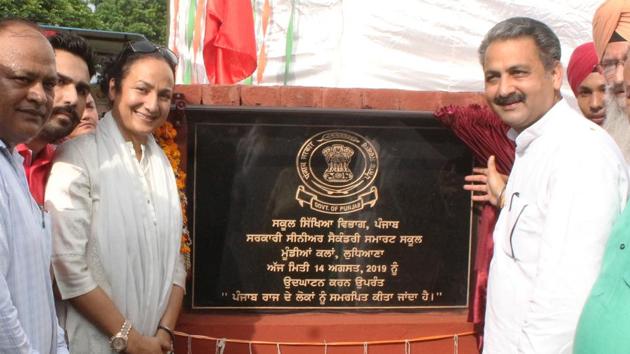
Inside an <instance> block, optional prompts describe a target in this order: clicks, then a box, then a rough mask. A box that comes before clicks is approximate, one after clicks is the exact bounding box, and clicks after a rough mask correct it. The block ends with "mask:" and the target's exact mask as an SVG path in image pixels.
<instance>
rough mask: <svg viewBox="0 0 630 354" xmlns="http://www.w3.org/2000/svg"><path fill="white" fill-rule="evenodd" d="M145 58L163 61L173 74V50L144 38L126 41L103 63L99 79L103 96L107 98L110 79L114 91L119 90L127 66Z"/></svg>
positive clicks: (175, 63) (127, 68) (127, 71)
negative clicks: (122, 46) (111, 57)
mask: <svg viewBox="0 0 630 354" xmlns="http://www.w3.org/2000/svg"><path fill="white" fill-rule="evenodd" d="M138 44H140V45H138ZM136 47H138V48H139V49H138V48H136ZM146 58H155V59H158V60H162V61H164V62H165V63H167V64H168V66H169V67H170V68H171V71H172V72H173V75H175V66H176V65H177V57H175V55H174V54H173V52H171V51H170V50H168V49H167V48H163V47H159V46H157V45H155V44H153V43H151V42H149V41H146V40H143V41H139V42H133V43H128V44H127V45H126V46H125V48H123V50H122V51H121V52H120V53H119V54H118V55H117V56H116V57H114V58H113V59H112V60H110V61H109V62H106V63H105V65H104V69H103V73H102V75H101V77H100V79H99V85H100V88H101V91H102V92H103V94H104V95H105V97H108V98H109V82H110V81H111V80H112V79H113V80H114V87H115V88H116V92H120V88H121V83H122V81H123V80H124V79H125V77H127V74H128V73H129V68H130V67H131V66H132V65H133V63H135V62H136V61H138V60H141V59H146Z"/></svg>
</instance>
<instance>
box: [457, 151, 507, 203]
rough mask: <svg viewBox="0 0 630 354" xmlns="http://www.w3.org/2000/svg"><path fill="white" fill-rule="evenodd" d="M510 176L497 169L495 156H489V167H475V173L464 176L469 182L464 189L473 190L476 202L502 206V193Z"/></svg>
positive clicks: (473, 197) (473, 198)
mask: <svg viewBox="0 0 630 354" xmlns="http://www.w3.org/2000/svg"><path fill="white" fill-rule="evenodd" d="M507 179H508V176H506V175H502V174H500V173H499V172H498V171H497V167H496V163H495V157H494V155H493V156H490V157H489V158H488V167H487V168H483V167H474V168H473V174H472V175H468V176H466V177H464V180H465V181H466V182H468V183H467V184H464V189H465V190H467V191H472V192H473V196H472V200H473V201H475V202H488V203H490V204H492V205H494V206H495V207H499V208H500V207H502V206H503V205H499V204H500V202H501V201H500V200H499V199H500V198H501V197H502V195H501V193H502V192H503V190H504V188H505V185H506V184H507Z"/></svg>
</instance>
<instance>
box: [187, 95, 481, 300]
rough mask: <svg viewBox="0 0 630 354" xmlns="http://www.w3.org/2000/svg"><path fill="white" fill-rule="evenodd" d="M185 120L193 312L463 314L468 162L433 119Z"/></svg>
mask: <svg viewBox="0 0 630 354" xmlns="http://www.w3.org/2000/svg"><path fill="white" fill-rule="evenodd" d="M187 119H188V139H189V152H188V153H189V164H188V169H189V171H188V190H189V193H190V195H189V201H190V206H191V213H190V216H191V225H190V226H191V232H192V237H193V272H194V273H193V280H192V307H193V308H194V309H267V310H275V309H408V308H409V309H414V308H416V309H417V308H437V307H443V308H455V307H466V306H467V304H468V288H469V273H470V244H471V232H470V219H471V202H470V195H469V193H467V192H465V191H463V190H462V182H463V177H464V176H465V175H466V174H467V173H468V172H469V171H470V169H471V165H472V157H471V155H470V153H469V152H468V150H467V149H466V147H465V146H464V145H463V144H462V143H460V142H459V141H458V140H457V138H456V137H455V136H454V135H452V134H451V133H450V131H448V130H447V129H445V128H443V127H441V126H440V125H439V123H438V122H437V121H436V120H435V119H434V118H433V116H432V115H431V114H430V113H410V112H389V111H342V110H337V111H324V110H286V109H253V108H252V109H243V108H238V109H237V108H208V107H203V108H202V107H192V108H189V109H188V110H187Z"/></svg>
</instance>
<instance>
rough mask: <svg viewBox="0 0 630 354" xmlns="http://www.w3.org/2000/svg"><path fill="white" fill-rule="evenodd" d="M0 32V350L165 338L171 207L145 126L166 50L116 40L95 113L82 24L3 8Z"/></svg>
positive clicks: (106, 347)
mask: <svg viewBox="0 0 630 354" xmlns="http://www.w3.org/2000/svg"><path fill="white" fill-rule="evenodd" d="M0 46H2V47H3V48H11V50H5V51H2V52H0V91H2V92H3V95H2V96H0V152H1V154H2V157H1V158H0V353H29V354H32V353H68V352H71V353H112V352H119V353H121V352H125V353H132V354H133V353H169V352H172V350H173V340H174V335H173V328H174V327H175V323H176V321H177V317H178V316H179V311H180V308H181V305H182V301H183V297H184V289H185V280H186V270H185V267H184V260H183V257H182V255H181V254H180V236H181V232H182V214H181V207H180V201H179V193H178V190H177V186H176V183H175V177H174V174H173V170H172V169H171V165H170V163H169V161H168V159H167V157H166V156H165V155H164V152H163V151H162V149H161V148H160V147H159V146H158V145H157V143H156V142H155V140H154V138H153V136H152V133H153V131H154V130H155V129H156V128H158V127H159V126H161V125H162V124H163V123H164V122H165V120H166V118H167V116H168V113H169V110H170V104H171V97H172V95H173V87H174V83H175V79H174V77H175V76H174V75H175V66H176V65H177V57H176V56H175V55H174V53H173V52H171V51H170V50H168V49H166V48H162V47H159V46H156V45H155V44H153V43H151V42H149V41H139V42H134V43H129V44H127V45H126V46H125V48H124V49H123V50H122V51H121V52H120V53H119V54H118V55H117V56H116V57H115V58H113V60H111V62H110V63H108V64H107V65H106V66H105V68H104V70H103V72H102V73H101V90H102V92H103V93H104V94H105V95H106V96H107V98H108V99H109V103H110V106H111V110H110V111H108V112H106V113H105V114H104V117H103V118H102V119H101V120H99V119H98V114H97V113H96V111H95V108H96V107H95V103H94V99H93V97H92V96H91V87H90V78H91V77H93V75H94V73H95V69H94V68H95V66H94V55H93V53H92V50H91V49H90V47H89V45H88V43H87V42H86V41H85V40H84V39H83V38H81V37H79V36H76V35H73V34H68V33H63V32H60V33H57V34H54V35H52V36H50V37H48V38H46V37H44V35H43V34H42V32H41V31H40V29H39V28H38V26H37V25H35V24H33V23H31V22H28V21H26V20H23V19H17V18H7V19H3V20H0ZM51 269H52V272H51ZM53 289H54V290H53Z"/></svg>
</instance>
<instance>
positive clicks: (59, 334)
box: [0, 19, 68, 354]
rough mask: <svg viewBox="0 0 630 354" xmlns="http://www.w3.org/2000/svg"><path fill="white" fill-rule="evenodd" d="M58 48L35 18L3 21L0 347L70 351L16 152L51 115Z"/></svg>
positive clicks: (46, 226) (41, 229)
mask: <svg viewBox="0 0 630 354" xmlns="http://www.w3.org/2000/svg"><path fill="white" fill-rule="evenodd" d="M56 83H57V74H56V70H55V54H54V52H53V49H52V47H51V45H50V44H49V43H48V40H46V38H45V37H44V36H43V35H42V34H41V33H40V32H39V29H38V28H37V26H36V25H34V24H32V23H30V22H26V21H23V20H17V19H11V20H0V353H20V354H21V353H25V354H33V353H37V354H44V353H51V354H52V353H58V354H59V353H68V350H67V348H66V345H65V343H64V338H63V331H62V330H61V329H60V328H59V326H58V324H57V317H56V315H55V304H54V299H53V294H52V286H51V276H50V275H51V273H50V257H51V243H52V240H51V235H50V223H49V222H48V221H47V219H46V216H45V214H44V212H43V211H42V209H40V208H39V207H38V205H37V203H35V201H34V200H33V198H32V197H31V194H30V192H29V189H28V184H27V183H26V176H25V174H24V169H23V168H22V158H21V156H20V155H19V154H18V153H17V152H16V150H15V146H16V145H17V144H18V143H21V142H25V141H28V140H29V139H31V138H32V137H33V136H35V135H36V134H37V133H38V132H39V130H40V129H41V128H42V126H43V125H44V123H45V122H46V121H47V120H48V118H49V117H50V113H51V111H52V105H53V96H54V88H55V84H56Z"/></svg>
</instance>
